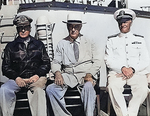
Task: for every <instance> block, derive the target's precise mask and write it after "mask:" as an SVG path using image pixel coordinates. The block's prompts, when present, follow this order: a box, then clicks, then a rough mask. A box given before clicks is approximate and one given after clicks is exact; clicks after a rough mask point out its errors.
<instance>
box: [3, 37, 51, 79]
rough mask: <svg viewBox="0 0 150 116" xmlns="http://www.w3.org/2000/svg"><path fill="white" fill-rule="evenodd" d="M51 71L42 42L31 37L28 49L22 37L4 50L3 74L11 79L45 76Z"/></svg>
mask: <svg viewBox="0 0 150 116" xmlns="http://www.w3.org/2000/svg"><path fill="white" fill-rule="evenodd" d="M49 70H50V59H49V57H48V54H47V52H46V49H45V47H44V44H43V43H42V42H41V41H40V40H36V39H35V38H33V37H32V36H30V42H29V43H28V45H27V47H26V45H25V43H24V42H23V41H22V39H21V38H20V37H17V38H16V39H15V40H14V41H12V42H10V43H8V44H7V45H6V47H5V50H4V58H3V62H2V73H3V75H5V76H6V77H8V78H9V79H14V80H15V79H16V78H17V77H21V78H30V77H31V76H33V75H35V74H37V75H38V76H39V77H41V76H45V75H46V73H48V72H49Z"/></svg>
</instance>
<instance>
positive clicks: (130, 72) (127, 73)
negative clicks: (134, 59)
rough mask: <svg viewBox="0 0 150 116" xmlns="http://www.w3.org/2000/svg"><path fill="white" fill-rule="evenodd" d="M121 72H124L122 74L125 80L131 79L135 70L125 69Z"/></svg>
mask: <svg viewBox="0 0 150 116" xmlns="http://www.w3.org/2000/svg"><path fill="white" fill-rule="evenodd" d="M121 71H122V74H123V75H124V77H123V79H130V78H131V77H132V76H133V74H134V73H133V69H132V68H131V67H129V68H126V67H123V68H122V69H121Z"/></svg>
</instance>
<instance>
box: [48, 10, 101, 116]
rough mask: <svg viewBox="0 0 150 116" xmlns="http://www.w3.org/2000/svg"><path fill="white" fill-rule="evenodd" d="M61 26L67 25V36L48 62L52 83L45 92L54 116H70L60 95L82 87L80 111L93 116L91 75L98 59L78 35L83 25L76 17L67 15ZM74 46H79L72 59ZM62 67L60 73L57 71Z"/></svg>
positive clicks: (93, 47) (97, 68)
mask: <svg viewBox="0 0 150 116" xmlns="http://www.w3.org/2000/svg"><path fill="white" fill-rule="evenodd" d="M64 23H66V24H67V28H68V32H69V35H68V36H67V37H66V38H64V39H62V40H61V41H60V42H59V43H58V45H57V48H56V52H55V55H54V60H53V62H52V71H53V73H54V74H55V83H53V84H51V85H49V86H48V87H47V89H46V92H47V94H48V97H49V98H50V102H51V105H52V109H53V111H54V115H55V116H72V114H71V113H70V112H69V111H68V110H67V109H66V105H65V101H64V94H65V92H66V91H67V89H68V87H71V88H73V87H75V86H77V85H82V84H84V86H83V89H82V91H81V99H82V102H83V104H84V111H85V114H86V116H93V112H94V108H95V98H96V93H95V90H94V80H96V79H97V78H96V77H95V75H96V73H97V72H98V70H99V68H100V65H101V63H100V55H99V52H98V49H97V48H96V46H95V43H92V42H91V40H88V39H86V38H85V37H84V36H83V35H81V34H80V30H81V27H82V24H83V23H82V20H81V15H80V14H76V13H74V14H73V13H72V14H69V15H68V17H67V22H64ZM74 43H77V45H78V46H79V51H78V52H79V54H78V53H77V54H76V55H75V53H76V52H75V51H74V47H73V46H74ZM75 49H76V50H77V49H78V48H77V47H76V48H75ZM62 65H63V70H61V66H62ZM83 82H85V83H83Z"/></svg>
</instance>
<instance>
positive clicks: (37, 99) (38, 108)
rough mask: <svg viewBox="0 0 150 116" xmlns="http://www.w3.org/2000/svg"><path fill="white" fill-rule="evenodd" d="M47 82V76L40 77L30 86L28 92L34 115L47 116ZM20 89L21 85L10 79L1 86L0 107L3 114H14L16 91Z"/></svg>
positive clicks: (5, 115)
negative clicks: (45, 89)
mask: <svg viewBox="0 0 150 116" xmlns="http://www.w3.org/2000/svg"><path fill="white" fill-rule="evenodd" d="M46 82H47V78H46V77H40V78H39V80H38V81H37V82H35V83H33V84H31V85H30V86H29V87H31V89H30V90H29V91H28V93H27V94H28V99H29V105H30V109H31V113H32V116H47V109H46V97H45V91H44V90H43V89H44V88H45V84H46ZM19 90H20V87H19V86H18V85H17V84H16V82H15V81H14V80H8V81H7V82H6V83H4V84H3V85H2V86H1V88H0V107H1V109H2V114H3V116H13V113H14V108H15V103H16V95H15V93H16V92H19ZM31 91H32V92H31Z"/></svg>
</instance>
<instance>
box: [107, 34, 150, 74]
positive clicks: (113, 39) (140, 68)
mask: <svg viewBox="0 0 150 116" xmlns="http://www.w3.org/2000/svg"><path fill="white" fill-rule="evenodd" d="M105 61H106V64H107V66H108V68H110V70H112V71H115V72H117V73H121V68H122V67H123V66H126V67H133V68H134V69H135V72H139V73H142V74H146V73H148V72H147V70H145V69H146V68H147V67H148V66H149V63H150V58H149V53H148V50H147V48H146V44H145V40H144V38H143V36H140V35H135V34H132V33H131V32H129V33H126V34H123V33H119V34H117V35H114V36H110V37H108V41H107V46H106V55H105Z"/></svg>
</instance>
